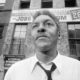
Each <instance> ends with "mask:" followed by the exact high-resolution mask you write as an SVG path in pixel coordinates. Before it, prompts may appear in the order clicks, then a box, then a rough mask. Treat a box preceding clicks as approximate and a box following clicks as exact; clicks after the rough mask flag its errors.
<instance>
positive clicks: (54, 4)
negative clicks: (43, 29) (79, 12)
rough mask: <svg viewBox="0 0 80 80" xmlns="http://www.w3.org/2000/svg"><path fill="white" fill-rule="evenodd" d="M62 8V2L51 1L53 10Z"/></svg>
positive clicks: (61, 0)
mask: <svg viewBox="0 0 80 80" xmlns="http://www.w3.org/2000/svg"><path fill="white" fill-rule="evenodd" d="M64 6H65V4H64V0H53V8H63V7H64Z"/></svg>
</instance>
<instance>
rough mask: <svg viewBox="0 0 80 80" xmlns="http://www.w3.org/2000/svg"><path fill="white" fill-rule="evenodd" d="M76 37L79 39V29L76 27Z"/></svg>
mask: <svg viewBox="0 0 80 80" xmlns="http://www.w3.org/2000/svg"><path fill="white" fill-rule="evenodd" d="M75 32H76V38H78V39H80V29H76V30H75Z"/></svg>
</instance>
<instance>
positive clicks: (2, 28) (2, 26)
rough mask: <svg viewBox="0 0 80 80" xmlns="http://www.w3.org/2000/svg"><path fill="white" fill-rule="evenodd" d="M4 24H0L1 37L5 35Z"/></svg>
mask: <svg viewBox="0 0 80 80" xmlns="http://www.w3.org/2000/svg"><path fill="white" fill-rule="evenodd" d="M3 30H4V25H0V39H2V37H3Z"/></svg>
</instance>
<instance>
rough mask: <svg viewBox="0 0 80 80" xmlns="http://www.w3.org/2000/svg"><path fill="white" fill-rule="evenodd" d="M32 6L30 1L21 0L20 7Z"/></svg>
mask: <svg viewBox="0 0 80 80" xmlns="http://www.w3.org/2000/svg"><path fill="white" fill-rule="evenodd" d="M29 7H30V1H21V3H20V8H21V9H23V8H29Z"/></svg>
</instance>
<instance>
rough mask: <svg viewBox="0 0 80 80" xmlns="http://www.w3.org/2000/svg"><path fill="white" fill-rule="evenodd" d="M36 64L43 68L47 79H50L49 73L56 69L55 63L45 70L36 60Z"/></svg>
mask: <svg viewBox="0 0 80 80" xmlns="http://www.w3.org/2000/svg"><path fill="white" fill-rule="evenodd" d="M37 64H38V65H39V66H40V67H41V68H42V69H43V70H44V72H45V73H46V75H47V77H48V80H52V77H51V73H52V72H53V71H54V70H55V69H56V65H55V64H54V63H53V64H52V67H51V69H50V70H46V69H45V68H44V67H42V66H41V64H40V63H39V62H37Z"/></svg>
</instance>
